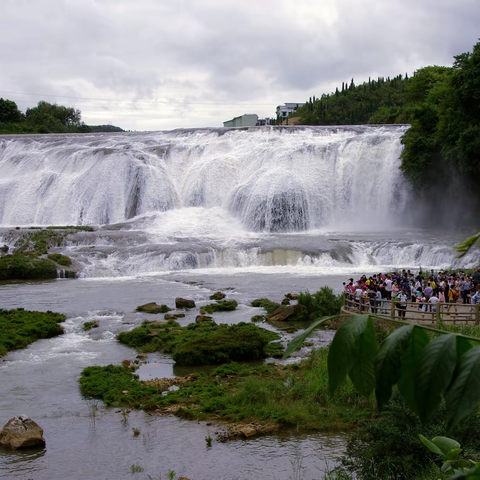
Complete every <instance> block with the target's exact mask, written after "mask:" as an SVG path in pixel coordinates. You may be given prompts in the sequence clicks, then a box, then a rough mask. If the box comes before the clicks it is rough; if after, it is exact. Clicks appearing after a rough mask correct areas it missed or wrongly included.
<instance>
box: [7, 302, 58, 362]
mask: <svg viewBox="0 0 480 480" xmlns="http://www.w3.org/2000/svg"><path fill="white" fill-rule="evenodd" d="M66 318H67V317H66V316H65V315H62V314H60V313H54V312H50V311H48V312H35V311H27V310H23V308H19V309H17V310H0V356H2V355H6V354H7V352H9V351H11V350H16V349H18V348H24V347H26V346H27V345H29V344H30V343H33V342H35V341H36V340H39V339H40V338H50V337H55V336H57V335H61V334H62V333H63V328H62V327H61V326H60V325H59V323H61V322H63V321H64V320H65V319H66Z"/></svg>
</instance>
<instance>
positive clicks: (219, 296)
mask: <svg viewBox="0 0 480 480" xmlns="http://www.w3.org/2000/svg"><path fill="white" fill-rule="evenodd" d="M225 296H226V295H225V294H224V293H223V292H215V293H214V294H213V295H210V297H209V298H210V300H223V299H224V298H225Z"/></svg>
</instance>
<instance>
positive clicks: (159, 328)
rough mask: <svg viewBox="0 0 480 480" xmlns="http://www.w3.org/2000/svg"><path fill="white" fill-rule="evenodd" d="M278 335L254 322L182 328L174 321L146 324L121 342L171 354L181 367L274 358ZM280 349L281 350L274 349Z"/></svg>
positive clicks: (204, 323)
mask: <svg viewBox="0 0 480 480" xmlns="http://www.w3.org/2000/svg"><path fill="white" fill-rule="evenodd" d="M279 338H280V336H279V335H278V334H277V333H274V332H270V331H268V330H265V329H263V328H259V327H257V326H256V325H253V324H252V323H244V322H242V323H239V324H236V325H225V324H221V325H217V324H216V323H215V322H213V321H204V322H199V323H191V324H189V325H188V326H187V327H180V326H179V325H178V323H177V322H174V321H173V320H170V321H169V322H167V323H166V324H163V325H155V326H153V325H152V324H151V323H144V324H143V325H142V326H141V327H137V328H135V329H133V330H132V331H131V332H123V333H120V334H119V335H118V336H117V339H118V341H119V342H120V343H123V344H125V345H127V346H129V347H135V348H140V349H141V350H143V351H145V352H154V351H162V352H165V353H170V354H171V355H172V357H173V359H174V360H175V362H176V363H178V364H179V365H204V364H218V363H226V362H229V361H232V360H234V361H246V360H255V359H261V358H266V357H267V356H271V353H270V350H269V351H267V349H266V347H267V345H268V344H269V343H270V342H271V341H273V340H278V339H279ZM272 348H274V349H275V350H278V347H277V346H275V347H272Z"/></svg>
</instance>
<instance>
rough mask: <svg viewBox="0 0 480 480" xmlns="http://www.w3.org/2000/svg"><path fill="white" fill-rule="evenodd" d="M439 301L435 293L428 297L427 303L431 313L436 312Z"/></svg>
mask: <svg viewBox="0 0 480 480" xmlns="http://www.w3.org/2000/svg"><path fill="white" fill-rule="evenodd" d="M439 301H440V299H439V298H438V297H437V295H436V292H434V293H433V295H432V296H431V297H430V300H429V301H428V303H430V304H431V305H430V311H431V312H432V313H435V312H436V311H437V303H438V302H439Z"/></svg>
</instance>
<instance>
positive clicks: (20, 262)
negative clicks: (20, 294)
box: [0, 254, 57, 280]
mask: <svg viewBox="0 0 480 480" xmlns="http://www.w3.org/2000/svg"><path fill="white" fill-rule="evenodd" d="M49 278H57V267H56V265H55V263H54V262H52V261H51V260H48V259H46V258H37V257H35V256H29V255H19V254H14V255H5V256H3V257H0V280H39V279H49Z"/></svg>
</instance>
